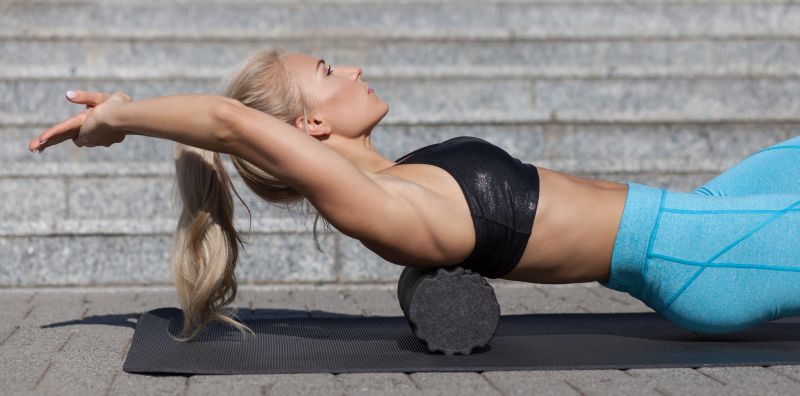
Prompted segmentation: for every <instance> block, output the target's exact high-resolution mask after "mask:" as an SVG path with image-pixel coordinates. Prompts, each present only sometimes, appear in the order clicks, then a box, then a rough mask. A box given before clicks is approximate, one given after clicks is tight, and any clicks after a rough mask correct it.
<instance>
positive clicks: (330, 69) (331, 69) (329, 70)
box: [326, 65, 333, 76]
mask: <svg viewBox="0 0 800 396" xmlns="http://www.w3.org/2000/svg"><path fill="white" fill-rule="evenodd" d="M331 73H333V67H332V66H331V65H328V73H327V74H326V76H330V75H331Z"/></svg>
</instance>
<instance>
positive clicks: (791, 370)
mask: <svg viewBox="0 0 800 396" xmlns="http://www.w3.org/2000/svg"><path fill="white" fill-rule="evenodd" d="M767 369H769V370H771V371H774V372H776V373H778V374H781V375H783V376H786V377H789V378H791V379H793V380H795V381H798V382H800V365H781V366H769V367H767Z"/></svg>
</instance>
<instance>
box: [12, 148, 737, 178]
mask: <svg viewBox="0 0 800 396" xmlns="http://www.w3.org/2000/svg"><path fill="white" fill-rule="evenodd" d="M30 155H34V156H35V155H47V151H45V152H44V153H38V154H37V153H31V154H30ZM222 157H223V160H224V161H225V170H226V171H227V172H228V174H229V175H231V177H238V176H237V175H238V173H237V171H236V169H235V168H234V167H233V165H232V164H231V163H230V161H229V160H228V159H227V155H223V156H222ZM519 159H520V160H521V161H523V162H526V163H531V164H534V165H536V166H540V167H544V168H547V169H555V170H558V171H560V172H567V173H604V174H606V173H607V174H615V173H617V174H631V173H669V174H696V173H708V172H721V171H723V170H725V169H728V168H729V167H731V166H733V165H735V164H736V163H737V162H738V161H741V160H742V158H740V157H732V158H727V157H714V158H685V157H674V158H655V159H649V158H648V159H639V158H634V159H629V158H616V157H608V158H589V159H586V158H561V159H553V158H540V159H525V158H519ZM146 176H149V177H174V176H175V164H174V162H166V161H164V162H161V161H159V162H153V161H146V162H136V161H126V162H109V161H96V162H85V163H76V162H56V161H53V162H40V163H25V162H6V163H4V164H3V167H2V168H0V178H28V177H30V178H61V177H146Z"/></svg>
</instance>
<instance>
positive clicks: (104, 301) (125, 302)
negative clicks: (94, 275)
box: [82, 289, 145, 329]
mask: <svg viewBox="0 0 800 396" xmlns="http://www.w3.org/2000/svg"><path fill="white" fill-rule="evenodd" d="M137 295H138V292H136V291H131V290H125V289H122V290H119V291H113V290H105V291H94V290H91V289H89V290H87V292H86V294H85V295H84V298H83V300H84V301H85V304H86V308H87V310H86V314H85V316H84V318H83V321H82V323H84V324H93V325H101V324H102V325H108V326H120V327H127V328H130V329H135V328H136V321H137V320H138V319H139V316H141V314H142V313H143V312H145V310H144V309H143V307H142V303H141V301H137Z"/></svg>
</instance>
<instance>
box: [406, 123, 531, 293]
mask: <svg viewBox="0 0 800 396" xmlns="http://www.w3.org/2000/svg"><path fill="white" fill-rule="evenodd" d="M395 162H397V163H398V165H399V164H401V163H403V164H412V163H419V164H430V165H434V166H437V167H440V168H442V169H444V170H445V171H447V172H448V173H450V175H452V176H453V178H455V180H456V181H457V182H458V185H459V186H460V187H461V190H462V191H463V192H464V197H465V198H466V200H467V205H468V206H469V210H470V215H471V216H472V223H473V225H474V227H475V247H474V248H473V250H472V252H471V253H470V255H469V256H468V257H467V258H466V259H465V260H464V261H463V262H462V263H460V264H458V265H461V266H463V267H465V268H469V269H472V270H474V271H476V272H478V273H480V274H481V275H483V276H485V277H488V278H499V277H501V276H503V275H505V274H507V273H509V272H511V270H512V269H514V267H515V266H516V265H517V263H518V262H519V260H520V258H521V257H522V253H523V252H524V251H525V248H526V246H527V244H528V239H529V237H530V235H531V227H532V226H533V220H534V218H535V216H536V208H537V206H538V201H539V171H538V170H537V169H536V167H535V166H533V165H531V164H525V163H522V161H520V160H518V159H516V158H514V157H512V156H511V155H509V154H508V153H507V152H506V151H505V150H503V149H501V148H500V147H497V146H495V145H493V144H491V143H489V142H487V141H485V140H483V139H480V138H476V137H472V136H459V137H455V138H452V139H448V140H445V141H443V142H441V143H435V144H432V145H429V146H425V147H422V148H419V149H417V150H414V151H412V152H410V153H408V154H406V155H404V156H402V157H400V158H399V159H398V160H396V161H395Z"/></svg>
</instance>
